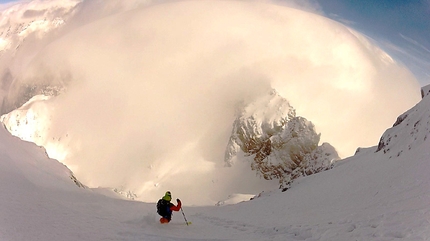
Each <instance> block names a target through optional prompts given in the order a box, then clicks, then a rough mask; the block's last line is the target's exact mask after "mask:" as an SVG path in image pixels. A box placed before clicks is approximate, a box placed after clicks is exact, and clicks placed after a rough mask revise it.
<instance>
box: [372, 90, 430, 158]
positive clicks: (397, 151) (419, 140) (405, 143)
mask: <svg viewBox="0 0 430 241" xmlns="http://www.w3.org/2000/svg"><path fill="white" fill-rule="evenodd" d="M429 89H430V86H426V87H423V88H422V93H423V99H422V100H421V101H420V102H419V103H418V104H417V105H415V106H414V107H413V108H412V109H410V110H408V111H406V112H405V113H403V114H402V115H400V116H399V117H398V118H397V120H396V122H395V123H394V125H393V127H392V128H390V129H388V130H386V131H385V132H384V134H383V135H382V137H381V139H380V141H379V144H378V148H377V150H376V152H383V153H384V154H387V155H389V156H390V158H391V157H394V156H400V155H402V154H403V153H404V152H407V151H413V150H414V149H415V148H417V147H418V146H420V145H423V143H425V142H426V141H427V139H428V138H429V137H430V95H428V90H429Z"/></svg>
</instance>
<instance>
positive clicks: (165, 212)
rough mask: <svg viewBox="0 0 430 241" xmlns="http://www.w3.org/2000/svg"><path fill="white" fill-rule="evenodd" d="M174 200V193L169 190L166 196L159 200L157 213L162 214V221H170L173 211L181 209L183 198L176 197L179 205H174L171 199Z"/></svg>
mask: <svg viewBox="0 0 430 241" xmlns="http://www.w3.org/2000/svg"><path fill="white" fill-rule="evenodd" d="M171 200H172V194H171V193H170V192H169V191H167V192H166V194H165V195H164V197H162V198H161V199H160V200H158V202H157V213H158V214H159V215H160V216H161V218H160V223H169V222H170V220H171V219H172V212H173V211H176V212H177V211H179V210H181V206H182V204H181V200H179V199H176V202H177V203H178V205H176V206H175V205H174V204H173V203H171V202H170V201H171Z"/></svg>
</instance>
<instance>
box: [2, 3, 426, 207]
mask: <svg viewBox="0 0 430 241" xmlns="http://www.w3.org/2000/svg"><path fill="white" fill-rule="evenodd" d="M74 2H76V1H74ZM115 3H117V1H93V2H91V4H89V3H88V2H86V1H84V2H81V3H79V4H77V5H76V6H75V7H73V8H71V9H70V10H69V11H71V12H72V11H73V16H70V17H69V18H68V20H67V23H66V24H65V27H62V29H60V30H53V31H56V32H54V33H55V34H51V35H49V36H47V37H46V39H44V40H43V50H41V51H34V49H32V48H31V45H30V44H27V43H25V42H24V43H23V44H22V48H19V49H18V50H16V51H17V52H16V53H15V56H16V57H14V58H12V64H14V63H15V64H14V65H13V66H14V68H8V66H7V65H6V64H3V65H2V66H3V67H4V68H8V75H7V76H9V77H8V79H13V80H14V84H13V85H11V86H12V87H13V88H15V89H14V90H16V89H19V88H23V86H24V87H25V88H27V89H30V90H32V89H31V88H32V87H34V89H38V88H39V89H43V88H45V87H46V86H50V87H51V88H52V87H58V89H61V90H64V91H63V92H62V93H61V94H59V95H58V96H56V97H53V98H50V99H49V100H41V101H40V102H38V104H35V105H32V106H35V107H34V109H31V108H30V109H31V110H32V111H34V112H33V113H36V114H37V116H43V118H37V117H36V118H35V119H38V120H39V121H37V124H36V126H37V127H35V128H33V129H30V130H28V129H26V130H25V131H26V133H27V135H28V136H31V138H32V141H35V142H36V143H37V144H39V145H43V146H45V147H46V148H47V152H48V153H49V154H50V155H51V156H53V155H54V157H56V158H58V159H59V160H60V161H62V162H63V163H65V164H66V165H67V166H68V167H69V168H71V169H72V170H73V172H74V173H75V174H76V176H77V177H78V179H79V180H81V181H82V182H83V183H85V184H86V185H89V186H110V187H121V186H122V187H124V188H126V189H128V190H132V191H133V192H135V193H137V194H138V196H140V198H141V199H142V200H148V201H153V200H154V199H156V198H158V196H159V195H160V193H162V191H163V190H165V189H169V190H172V191H173V192H176V193H182V194H183V195H184V196H185V195H186V196H188V197H189V200H188V201H189V203H208V202H209V203H210V202H212V203H214V202H216V201H218V200H221V199H222V198H225V197H226V194H230V193H233V192H238V190H232V187H231V185H230V183H231V182H233V181H235V177H236V176H237V175H239V174H240V175H244V176H246V175H248V176H249V177H248V178H245V180H247V181H244V183H245V184H244V187H241V191H242V192H255V191H256V190H260V189H261V188H262V187H263V186H265V185H266V186H267V185H269V184H265V183H261V182H260V181H259V180H258V179H257V178H256V177H254V176H253V173H252V172H249V173H250V174H243V173H242V172H243V170H242V169H240V168H241V167H240V165H237V166H235V169H234V170H233V169H232V170H229V171H226V170H223V168H222V166H223V161H224V159H223V157H224V151H225V148H226V145H227V142H228V140H229V134H230V133H231V129H232V123H233V121H234V111H235V106H236V104H237V103H240V102H241V101H244V100H245V101H246V102H249V101H252V100H254V99H255V98H258V97H259V96H261V95H263V94H265V93H267V92H268V91H269V90H271V89H272V88H273V89H275V90H276V91H277V92H278V93H279V94H280V95H281V96H283V97H284V98H286V99H288V101H289V102H290V103H291V104H292V106H294V107H295V108H296V110H297V114H298V115H300V116H303V117H305V118H307V119H308V120H310V121H312V123H313V124H314V125H315V128H316V130H317V131H318V132H319V133H321V141H323V142H328V143H330V144H331V145H333V146H334V147H335V148H336V149H337V151H338V152H339V155H340V156H341V157H346V156H349V155H351V154H353V153H354V151H355V149H356V148H357V147H358V146H369V145H372V144H374V143H376V142H377V140H378V137H379V136H380V135H381V133H382V132H383V130H384V129H385V127H386V126H388V125H389V124H391V121H392V119H393V118H395V117H396V116H397V115H398V114H399V113H401V112H403V111H405V110H406V109H407V108H409V107H410V106H411V105H413V104H414V103H416V102H417V100H418V99H419V87H418V84H417V81H416V80H415V78H414V77H413V76H412V74H411V73H410V72H409V71H408V70H407V69H406V68H404V67H403V66H402V65H400V64H398V63H396V62H395V61H394V60H393V59H391V58H390V56H388V55H387V54H386V53H384V52H383V51H382V50H380V49H379V48H378V47H377V46H375V45H373V44H372V43H371V41H370V40H369V39H367V38H366V37H365V36H363V35H361V34H360V33H358V32H356V31H354V30H352V29H349V28H347V27H345V26H343V25H342V24H340V23H337V22H334V21H331V20H329V19H327V18H325V17H322V16H320V15H316V14H314V13H309V12H304V11H301V10H297V9H293V8H288V7H285V6H279V5H275V4H271V3H267V2H264V3H262V2H245V1H179V2H177V1H174V2H163V3H160V4H151V5H145V4H138V3H139V1H135V4H133V1H127V7H124V8H121V9H120V10H117V11H112V8H110V7H112V6H115ZM97 4H100V6H99V7H97ZM103 4H106V5H103ZM102 5H103V6H106V7H105V8H103V7H101V6H102ZM90 10H92V11H90ZM82 13H87V14H88V15H89V16H86V17H85V18H83V15H82ZM113 13H115V14H113ZM67 26H69V27H67ZM70 26H73V27H70ZM35 41H36V40H35ZM40 41H42V40H40ZM26 44H27V45H26ZM37 46H40V45H37ZM31 50H32V51H31ZM26 51H29V52H28V53H32V54H31V55H26V53H27V52H26ZM22 60H26V61H23V62H21V63H25V65H24V66H20V65H17V64H16V63H18V62H19V61H22ZM12 64H11V65H12ZM11 76H12V77H11ZM28 86H30V87H31V88H29V87H28ZM41 86H42V88H41ZM12 87H11V88H12ZM45 89H46V88H45ZM8 91H9V92H12V91H13V90H12V89H9V90H8ZM18 93H19V91H18ZM27 94H28V93H27ZM33 94H36V93H33ZM11 96H12V95H11ZM22 97H23V96H18V97H17V96H16V95H13V98H22ZM7 98H12V97H7ZM7 98H6V99H7ZM8 102H9V103H10V102H12V101H10V100H8ZM36 106H38V107H36ZM35 119H33V120H35ZM40 129H43V131H41V132H38V133H37V135H36V134H35V131H36V130H40ZM28 132H29V133H28ZM246 166H249V165H246ZM242 168H243V167H242ZM221 169H222V170H221ZM221 172H228V175H227V174H225V173H223V175H220V173H221ZM220 177H222V180H220V179H221V178H220ZM195 183H199V184H198V185H195ZM254 184H255V185H254ZM238 186H240V185H238ZM190 187H191V188H190ZM250 187H252V188H250ZM247 188H248V189H247ZM208 189H210V190H211V192H210V193H207V190H208ZM202 193H204V194H205V195H202ZM142 194H144V196H143V195H142Z"/></svg>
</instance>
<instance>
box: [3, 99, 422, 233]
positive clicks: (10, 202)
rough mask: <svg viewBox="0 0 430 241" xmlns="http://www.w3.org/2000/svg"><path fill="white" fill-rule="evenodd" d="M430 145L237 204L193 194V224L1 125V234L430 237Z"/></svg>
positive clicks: (347, 163)
mask: <svg viewBox="0 0 430 241" xmlns="http://www.w3.org/2000/svg"><path fill="white" fill-rule="evenodd" d="M429 101H430V96H426V97H425V98H424V99H423V100H422V102H421V103H420V104H418V105H416V106H415V107H414V108H413V111H414V112H417V113H427V112H428V109H429V106H430V105H429V104H428V102H429ZM416 116H419V117H420V118H423V119H422V122H423V123H425V122H424V120H426V123H427V124H426V125H420V126H419V128H420V129H419V130H418V131H424V130H425V131H427V130H426V129H425V128H427V127H428V125H429V124H428V120H429V117H428V116H427V115H416ZM405 121H407V120H405ZM413 121H415V119H414V120H413ZM405 124H406V123H405ZM409 124H410V123H409ZM393 128H395V129H396V128H397V129H400V128H401V129H403V125H397V126H395V127H393ZM408 145H412V146H413V148H412V149H411V150H409V148H408ZM429 145H430V142H429V140H428V139H426V140H424V141H419V142H414V137H413V136H410V137H409V138H405V139H399V140H396V145H393V146H392V148H393V149H396V150H392V151H394V153H397V152H399V151H400V150H403V152H402V155H400V156H390V155H388V154H387V153H385V154H384V153H383V152H381V151H380V152H377V153H375V151H376V148H377V147H376V146H374V147H371V148H362V149H360V150H359V151H358V152H357V154H356V155H355V156H353V157H350V158H347V159H345V160H343V161H342V162H341V163H340V164H339V165H337V166H336V167H335V168H333V169H331V170H329V171H325V172H322V173H318V174H315V175H312V176H308V177H305V178H302V179H300V180H299V181H298V182H295V183H294V185H293V186H292V188H291V189H289V190H287V191H286V192H280V191H279V190H278V191H271V192H263V193H261V195H259V197H256V198H253V200H250V201H246V202H241V203H238V204H234V205H225V206H206V207H192V206H188V205H187V204H186V202H185V203H184V204H185V205H184V207H183V211H184V213H185V215H186V218H187V219H188V220H189V221H191V222H192V223H193V224H192V225H190V226H186V225H185V221H184V218H183V217H182V214H181V213H180V212H179V213H175V214H174V217H173V220H172V222H171V223H170V224H165V225H162V224H159V223H158V217H157V215H156V213H155V203H143V202H137V201H129V200H123V199H121V198H119V197H114V196H113V195H112V193H111V194H110V195H101V194H100V192H106V190H101V191H100V192H99V191H97V190H94V189H88V188H86V189H84V188H79V187H78V186H76V185H75V184H74V182H73V180H71V179H70V171H69V170H68V169H67V168H66V167H65V166H64V165H62V164H60V163H59V162H57V161H55V160H53V159H49V158H48V157H47V156H46V153H45V151H44V149H43V148H40V147H37V146H36V145H34V144H32V143H29V142H24V141H22V140H20V139H18V138H17V137H13V136H11V135H10V134H9V133H8V132H7V131H6V130H5V129H4V128H0V156H1V159H0V160H1V161H0V165H1V167H0V191H1V193H2V198H1V199H0V217H1V218H0V240H5V241H15V240H40V241H42V240H63V241H68V240H71V241H72V240H73V241H75V240H88V241H91V240H327V241H328V240H331V241H336V240H339V241H344V240H429V237H430V222H429V219H430V189H429V186H430V175H428V170H429V168H430V162H429V160H430V151H429ZM208 191H209V190H208ZM162 195H163V194H162V193H160V197H161V196H162ZM201 195H205V194H204V193H202V194H201ZM241 196H242V195H234V196H232V198H239V197H241ZM178 197H179V198H180V197H181V193H173V198H174V199H176V198H178ZM242 197H243V196H242ZM154 201H156V200H154Z"/></svg>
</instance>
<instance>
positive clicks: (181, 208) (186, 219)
mask: <svg viewBox="0 0 430 241" xmlns="http://www.w3.org/2000/svg"><path fill="white" fill-rule="evenodd" d="M181 212H182V215H184V219H185V223H186V224H187V226H188V221H187V218H186V217H185V213H184V210H182V207H181Z"/></svg>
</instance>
